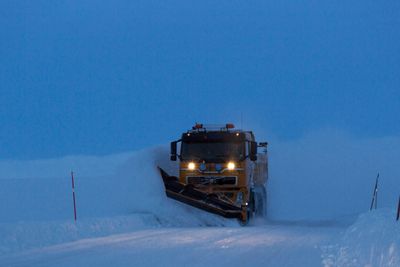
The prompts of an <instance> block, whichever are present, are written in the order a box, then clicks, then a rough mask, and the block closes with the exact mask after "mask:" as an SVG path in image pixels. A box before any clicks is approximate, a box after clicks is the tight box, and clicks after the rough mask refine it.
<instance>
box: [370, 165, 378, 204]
mask: <svg viewBox="0 0 400 267" xmlns="http://www.w3.org/2000/svg"><path fill="white" fill-rule="evenodd" d="M378 181H379V173H378V175H377V176H376V180H375V187H374V191H373V192H372V201H371V207H370V208H369V210H372V208H374V207H375V209H376V208H377V207H378Z"/></svg>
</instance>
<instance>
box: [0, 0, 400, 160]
mask: <svg viewBox="0 0 400 267" xmlns="http://www.w3.org/2000/svg"><path fill="white" fill-rule="evenodd" d="M0 25H1V26H0V63H1V64H0V101H1V102H0V103H1V105H0V125H1V127H0V158H1V159H35V158H50V157H60V156H64V155H76V154H89V155H105V154H111V153H119V152H123V151H130V150H136V149H141V148H145V147H148V146H153V145H158V144H165V143H167V142H169V141H171V140H173V139H176V138H178V137H179V135H180V133H181V132H182V131H185V130H187V129H188V128H190V127H191V126H192V125H193V124H194V123H195V122H196V121H198V122H203V123H225V122H233V123H235V124H237V126H240V124H241V117H242V118H243V126H244V127H245V128H248V129H254V130H255V132H256V134H257V133H259V136H261V137H262V139H268V138H269V137H273V138H275V139H279V140H295V139H298V138H301V137H302V136H304V135H305V134H307V133H310V132H313V131H319V130H320V129H327V128H328V129H338V130H340V131H344V132H347V133H349V134H351V135H352V136H356V137H357V138H380V137H385V136H399V135H400V116H399V114H400V2H399V1H398V0H388V1H370V0H367V1H359V0H358V1H353V0H350V1H183V0H182V1H149V0H142V1H128V0H126V1H121V0H113V1H94V0H79V1H78V0H61V1H50V0H47V1H43V0H38V1H19V0H2V1H1V2H0ZM261 141H263V140H261Z"/></svg>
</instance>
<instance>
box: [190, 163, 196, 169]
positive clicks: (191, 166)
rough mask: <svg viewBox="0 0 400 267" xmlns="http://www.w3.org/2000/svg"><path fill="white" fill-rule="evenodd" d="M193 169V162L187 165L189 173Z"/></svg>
mask: <svg viewBox="0 0 400 267" xmlns="http://www.w3.org/2000/svg"><path fill="white" fill-rule="evenodd" d="M194 168H196V165H195V164H194V162H189V164H188V169H189V170H191V171H193V170H194Z"/></svg>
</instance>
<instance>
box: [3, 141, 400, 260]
mask: <svg viewBox="0 0 400 267" xmlns="http://www.w3.org/2000/svg"><path fill="white" fill-rule="evenodd" d="M316 140H318V137H316V136H309V137H307V138H305V139H303V140H301V142H297V143H290V142H289V143H279V142H275V143H274V144H273V145H271V148H270V166H271V168H270V171H271V175H270V181H269V187H268V194H269V201H268V211H269V213H268V219H267V220H265V221H263V220H261V221H257V222H255V223H254V224H253V225H251V226H249V227H240V226H239V225H238V223H237V222H236V221H235V220H228V219H224V218H221V217H219V216H216V215H212V214H208V213H206V212H203V211H200V210H197V209H194V208H192V207H189V206H186V205H184V204H181V203H177V202H176V201H174V200H171V199H168V198H167V197H166V196H165V193H164V188H163V184H162V182H161V178H160V176H159V173H158V170H157V166H161V167H163V168H165V169H166V170H167V171H168V172H169V173H172V174H173V173H174V172H176V163H174V162H170V161H169V160H168V146H160V147H154V148H150V149H146V150H142V151H136V152H130V153H124V154H120V155H112V156H106V157H89V156H74V157H66V158H62V159H51V160H35V161H4V162H1V163H0V170H1V176H0V198H1V199H0V210H1V211H2V213H1V215H0V236H1V239H0V266H92V265H93V266H95V265H97V266H110V265H113V266H143V265H145V266H177V265H178V266H180V265H182V266H204V265H217V266H228V265H230V266H232V265H233V266H237V265H245V266H246V265H253V266H265V265H268V266H325V267H330V266H400V260H399V246H400V239H399V236H400V232H399V229H400V223H396V222H395V220H394V217H395V215H394V214H393V212H394V205H395V204H396V201H397V193H398V192H397V191H396V190H397V189H398V188H399V181H397V180H395V177H396V174H397V170H396V165H395V161H396V158H399V157H397V156H398V153H399V152H398V151H400V149H398V147H396V145H395V144H397V143H400V142H397V139H396V140H394V139H384V140H362V141H359V142H356V141H354V140H351V138H350V139H349V138H348V137H346V136H343V135H342V134H337V135H335V136H334V137H333V138H332V142H331V143H330V144H329V145H326V144H325V142H316ZM315 143H316V144H315ZM372 144H374V148H373V149H372V148H371V146H372ZM373 151H374V152H373ZM385 155H386V156H385ZM374 163H375V164H374ZM377 169H378V170H382V173H381V177H382V183H381V187H380V191H379V196H380V198H379V200H380V201H379V206H380V207H386V208H384V209H379V210H377V211H373V212H367V210H368V207H369V201H370V197H371V194H372V187H373V183H374V179H375V177H374V176H375V175H376V171H377ZM71 170H73V171H74V173H75V178H76V194H77V207H78V221H77V223H74V221H73V219H72V218H73V209H72V193H71V180H70V171H71ZM383 170H384V171H383ZM396 178H397V177H396ZM389 208H390V209H389ZM359 214H361V215H359ZM76 255H79V256H76Z"/></svg>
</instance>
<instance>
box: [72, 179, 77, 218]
mask: <svg viewBox="0 0 400 267" xmlns="http://www.w3.org/2000/svg"><path fill="white" fill-rule="evenodd" d="M71 179H72V199H73V201H74V220H75V222H76V201H75V181H74V172H72V171H71Z"/></svg>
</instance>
